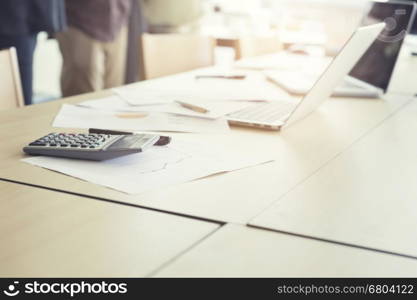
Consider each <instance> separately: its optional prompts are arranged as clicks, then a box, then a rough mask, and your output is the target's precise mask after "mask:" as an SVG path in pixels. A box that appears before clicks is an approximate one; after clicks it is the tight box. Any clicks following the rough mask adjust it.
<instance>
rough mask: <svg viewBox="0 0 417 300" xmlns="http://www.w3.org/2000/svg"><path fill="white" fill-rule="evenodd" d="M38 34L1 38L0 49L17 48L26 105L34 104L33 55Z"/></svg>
mask: <svg viewBox="0 0 417 300" xmlns="http://www.w3.org/2000/svg"><path fill="white" fill-rule="evenodd" d="M36 37H37V34H32V35H24V36H0V49H4V48H10V47H15V48H16V52H17V59H18V63H19V72H20V79H21V81H22V89H23V96H24V99H25V104H26V105H30V104H32V94H33V53H34V51H35V47H36Z"/></svg>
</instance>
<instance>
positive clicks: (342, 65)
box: [227, 23, 385, 130]
mask: <svg viewBox="0 0 417 300" xmlns="http://www.w3.org/2000/svg"><path fill="white" fill-rule="evenodd" d="M384 28H385V23H379V24H375V25H370V26H365V27H360V28H358V29H357V30H356V31H355V32H354V33H353V35H352V36H351V37H350V39H349V40H348V42H347V43H346V44H345V46H344V47H343V49H342V50H341V51H340V52H339V54H338V55H337V56H336V57H335V58H334V59H333V61H332V62H331V63H330V65H329V66H328V67H327V69H326V70H325V72H324V73H323V74H322V75H321V76H320V77H319V79H318V80H317V81H316V83H315V84H314V86H313V87H312V88H311V90H310V92H309V93H308V94H307V95H306V96H305V97H304V98H303V99H302V100H301V101H300V102H299V103H298V104H297V105H293V104H288V103H287V102H284V101H277V102H268V103H262V104H257V105H255V106H250V107H248V108H246V109H243V110H240V111H237V112H235V113H232V114H229V115H228V116H227V119H228V121H229V123H230V124H233V125H240V126H249V127H256V128H262V129H269V130H279V129H280V128H281V127H282V126H284V125H289V124H291V123H293V122H295V121H298V120H300V119H302V118H304V117H306V116H307V115H308V114H310V113H311V112H313V111H314V110H315V109H316V108H317V107H318V106H319V105H320V104H321V103H322V102H323V101H325V100H326V99H327V98H328V97H329V96H330V95H331V93H332V91H333V90H334V88H335V87H336V86H337V85H338V84H340V82H341V81H342V80H343V78H344V77H345V76H346V75H347V74H348V72H349V71H350V70H352V67H353V66H354V65H355V64H356V63H357V62H358V60H359V58H360V57H361V56H362V55H363V54H364V53H365V51H366V50H368V48H369V47H370V45H371V44H372V43H373V42H374V41H375V39H376V38H377V37H378V35H379V34H380V33H381V31H382V30H383V29H384Z"/></svg>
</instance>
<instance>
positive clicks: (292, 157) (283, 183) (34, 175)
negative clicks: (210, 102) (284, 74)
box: [0, 74, 410, 224]
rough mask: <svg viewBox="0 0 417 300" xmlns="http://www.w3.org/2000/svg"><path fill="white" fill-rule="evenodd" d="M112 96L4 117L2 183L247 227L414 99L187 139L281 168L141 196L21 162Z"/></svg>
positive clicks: (340, 107) (333, 108)
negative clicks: (36, 145)
mask: <svg viewBox="0 0 417 300" xmlns="http://www.w3.org/2000/svg"><path fill="white" fill-rule="evenodd" d="M190 76H191V78H193V76H194V75H191V74H182V75H177V76H170V77H167V78H163V79H160V80H152V81H148V82H144V83H138V84H136V86H137V88H138V90H140V88H141V87H148V86H153V87H158V88H163V87H164V86H165V87H166V86H171V85H174V84H178V82H180V81H182V80H184V81H187V80H191V79H190ZM192 80H193V79H192ZM108 93H109V92H102V93H97V94H90V95H83V96H80V97H74V98H70V99H64V100H61V101H55V102H51V103H45V104H40V105H35V106H31V107H26V108H24V109H20V110H13V111H7V112H1V113H0V119H1V120H2V126H1V127H0V139H1V140H4V141H7V143H5V144H4V145H2V146H3V148H2V151H1V153H0V178H5V179H9V180H14V181H17V182H22V183H30V184H34V185H38V186H42V187H49V188H54V189H58V190H61V191H70V192H75V193H78V194H81V195H91V196H94V197H98V198H104V199H111V200H117V201H121V202H124V203H130V204H134V205H140V206H143V207H151V208H157V209H161V210H164V211H170V212H178V213H182V214H187V215H190V216H198V217H202V218H207V219H210V220H218V221H224V222H234V223H240V224H245V223H246V222H248V221H249V220H250V219H252V218H253V217H254V216H256V215H258V214H259V213H261V212H262V211H263V210H264V209H265V208H266V207H268V206H270V205H271V204H273V203H274V202H275V201H276V200H277V199H278V198H280V197H281V196H282V195H284V194H285V193H287V192H289V191H290V190H291V189H293V188H294V187H295V186H297V185H298V184H299V183H301V182H303V181H304V180H305V179H307V178H308V177H309V176H311V175H312V174H313V173H314V172H316V171H317V170H318V169H319V168H320V167H321V166H322V165H323V164H325V163H326V162H328V161H329V160H331V159H332V158H334V157H335V156H337V155H338V154H339V153H341V152H342V151H344V150H346V149H347V148H348V147H349V146H350V145H351V144H352V143H354V142H355V141H356V140H357V139H359V138H360V137H362V136H363V135H366V134H367V132H368V131H370V130H371V129H372V128H374V127H375V126H377V125H378V124H379V123H381V122H382V121H383V120H384V119H386V118H387V117H388V116H390V115H391V114H393V113H395V112H396V111H397V110H399V109H401V108H402V107H403V106H404V105H405V104H407V103H408V102H409V101H410V99H409V97H406V96H405V97H404V96H395V97H389V98H386V99H380V100H369V99H368V100H358V99H355V100H352V99H334V100H331V101H327V102H326V103H324V104H323V105H322V106H321V107H320V109H319V110H318V111H316V112H315V113H313V114H312V115H310V116H309V117H308V118H306V119H304V120H302V121H300V122H298V123H296V124H294V125H293V126H291V127H288V128H285V129H284V130H283V131H282V132H267V131H261V130H254V129H243V128H233V130H232V131H231V133H229V134H223V135H221V134H220V135H193V134H189V135H186V134H183V135H182V137H183V138H189V139H191V140H192V139H196V140H200V139H205V140H206V141H211V142H213V143H220V144H222V145H224V147H225V149H227V150H228V151H232V152H240V153H246V154H247V155H258V154H261V155H263V154H265V155H266V156H269V157H271V158H274V159H275V160H276V161H275V162H273V163H269V164H265V165H261V166H257V167H254V168H248V169H244V170H240V171H235V172H231V173H227V174H222V175H218V176H211V177H209V178H205V179H202V180H197V181H194V182H189V183H186V184H181V185H178V186H171V187H167V188H165V189H161V190H157V191H152V192H148V193H145V194H140V195H126V194H124V193H120V192H117V191H113V190H110V189H107V188H105V187H101V186H98V185H94V184H91V183H88V182H84V181H81V180H78V179H75V178H72V177H69V176H66V175H63V174H59V173H55V172H51V171H48V170H44V169H42V168H38V167H34V166H31V165H29V164H26V163H23V162H21V161H20V159H21V158H23V157H25V156H24V155H23V153H22V151H21V149H22V147H23V146H24V145H25V144H26V143H27V142H28V141H31V140H34V139H36V138H38V137H39V136H42V135H44V134H47V133H49V132H53V131H59V129H57V128H52V127H51V123H52V120H53V118H54V116H55V115H56V113H57V112H58V110H59V108H60V106H61V104H62V103H77V102H80V101H82V100H85V99H91V98H98V97H100V96H104V95H107V94H108ZM64 131H68V129H64Z"/></svg>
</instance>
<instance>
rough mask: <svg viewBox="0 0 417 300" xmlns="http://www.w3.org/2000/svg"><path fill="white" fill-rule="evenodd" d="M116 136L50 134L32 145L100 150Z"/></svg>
mask: <svg viewBox="0 0 417 300" xmlns="http://www.w3.org/2000/svg"><path fill="white" fill-rule="evenodd" d="M115 137H116V136H114V135H108V134H71V133H50V134H48V135H46V136H44V137H42V138H40V139H38V140H36V141H34V142H32V143H30V144H29V146H33V147H56V148H72V149H77V148H78V149H100V148H101V147H102V146H103V145H105V144H107V143H108V142H109V141H110V140H112V139H114V138H115Z"/></svg>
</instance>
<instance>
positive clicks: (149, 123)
mask: <svg viewBox="0 0 417 300" xmlns="http://www.w3.org/2000/svg"><path fill="white" fill-rule="evenodd" d="M53 126H54V127H61V128H83V129H88V128H98V129H112V130H121V131H123V130H127V131H170V132H194V133H222V132H228V131H229V126H228V124H227V121H226V120H225V119H224V118H219V119H214V120H210V119H203V118H190V117H182V116H178V115H175V114H167V113H159V112H152V113H150V112H140V111H138V112H135V111H126V112H123V111H113V110H104V109H92V108H88V107H82V106H77V105H69V104H64V105H63V106H62V108H61V110H60V111H59V113H58V115H57V116H56V117H55V120H54V123H53Z"/></svg>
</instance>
